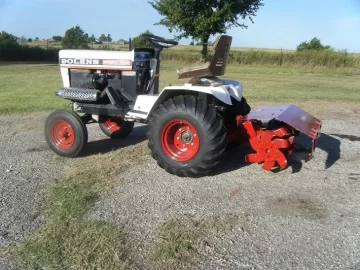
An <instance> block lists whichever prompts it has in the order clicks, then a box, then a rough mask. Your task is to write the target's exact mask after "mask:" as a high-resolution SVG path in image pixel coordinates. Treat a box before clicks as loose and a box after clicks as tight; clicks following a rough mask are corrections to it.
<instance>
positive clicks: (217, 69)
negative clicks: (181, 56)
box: [177, 35, 232, 79]
mask: <svg viewBox="0 0 360 270" xmlns="http://www.w3.org/2000/svg"><path fill="white" fill-rule="evenodd" d="M231 42H232V37H231V36H226V35H222V36H220V37H218V38H217V39H216V41H215V43H214V47H215V53H214V57H213V58H212V60H211V62H207V63H204V64H201V65H197V66H193V67H188V68H183V69H182V70H180V71H178V72H177V73H178V79H184V78H195V77H196V78H201V77H214V76H222V75H224V74H225V68H226V63H227V59H228V56H229V52H230V47H231Z"/></svg>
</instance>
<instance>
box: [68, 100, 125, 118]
mask: <svg viewBox="0 0 360 270" xmlns="http://www.w3.org/2000/svg"><path fill="white" fill-rule="evenodd" d="M73 111H74V112H77V113H85V114H90V115H102V116H114V117H121V118H124V116H125V114H126V113H127V111H126V110H124V109H119V108H117V107H116V106H114V105H112V104H88V103H81V102H74V103H73Z"/></svg>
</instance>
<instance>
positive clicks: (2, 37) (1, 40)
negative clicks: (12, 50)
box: [0, 31, 19, 48]
mask: <svg viewBox="0 0 360 270" xmlns="http://www.w3.org/2000/svg"><path fill="white" fill-rule="evenodd" d="M18 46H19V43H18V42H17V40H16V37H15V36H13V35H12V34H9V33H7V32H5V31H2V32H0V48H4V47H7V48H9V47H18Z"/></svg>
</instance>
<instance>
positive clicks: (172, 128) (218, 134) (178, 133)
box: [147, 96, 227, 177]
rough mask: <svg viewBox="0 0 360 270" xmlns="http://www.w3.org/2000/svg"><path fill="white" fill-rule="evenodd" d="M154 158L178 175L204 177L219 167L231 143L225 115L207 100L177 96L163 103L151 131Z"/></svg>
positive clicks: (168, 170)
mask: <svg viewBox="0 0 360 270" xmlns="http://www.w3.org/2000/svg"><path fill="white" fill-rule="evenodd" d="M147 136H148V139H149V142H148V146H149V148H150V150H151V153H152V157H153V158H154V159H155V160H156V161H157V163H158V164H159V166H160V167H161V168H163V169H165V170H166V171H167V172H169V173H170V174H174V175H177V176H187V177H194V176H203V175H206V174H208V173H209V172H211V171H212V170H213V169H214V167H216V166H217V165H218V164H219V162H220V161H221V158H222V157H223V154H224V152H225V149H226V146H227V134H226V129H225V126H224V123H223V120H222V118H221V117H220V116H219V115H218V113H217V111H216V109H215V108H212V107H210V106H209V105H208V104H207V102H206V101H205V100H202V99H198V98H196V97H194V96H176V97H174V98H170V99H168V100H166V101H165V102H164V103H163V104H161V105H160V106H159V108H158V109H157V110H156V112H155V113H154V115H153V119H152V121H151V122H150V124H149V132H148V133H147Z"/></svg>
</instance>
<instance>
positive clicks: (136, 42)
mask: <svg viewBox="0 0 360 270" xmlns="http://www.w3.org/2000/svg"><path fill="white" fill-rule="evenodd" d="M142 34H149V35H153V33H151V32H150V31H149V30H146V31H145V32H143V33H141V34H140V35H138V36H137V37H134V38H133V39H132V41H131V48H132V49H134V48H153V45H152V44H151V43H150V42H149V41H148V40H147V39H146V38H143V37H142V36H141V35H142Z"/></svg>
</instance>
